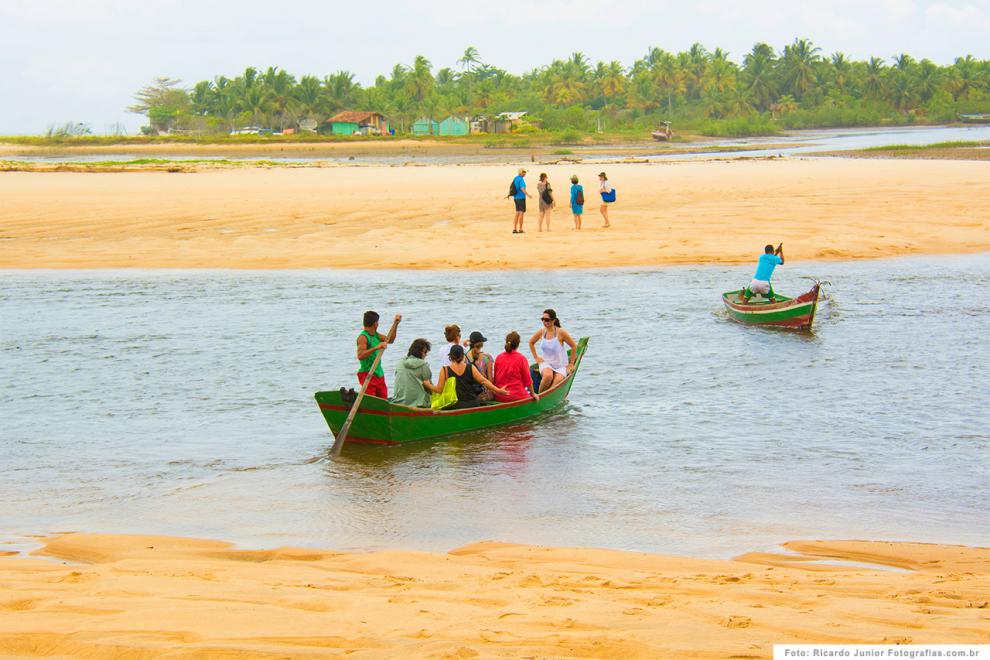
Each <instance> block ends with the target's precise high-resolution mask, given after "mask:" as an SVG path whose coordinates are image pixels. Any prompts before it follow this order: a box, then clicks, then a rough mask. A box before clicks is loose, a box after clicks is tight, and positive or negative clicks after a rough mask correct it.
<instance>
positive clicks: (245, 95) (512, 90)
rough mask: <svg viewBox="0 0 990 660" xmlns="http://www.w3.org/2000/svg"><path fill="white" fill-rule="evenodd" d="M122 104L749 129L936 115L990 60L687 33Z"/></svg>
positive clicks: (263, 77) (290, 120)
mask: <svg viewBox="0 0 990 660" xmlns="http://www.w3.org/2000/svg"><path fill="white" fill-rule="evenodd" d="M128 110H130V111H132V112H137V113H141V114H145V115H147V118H148V127H147V128H146V130H147V131H149V132H160V131H166V130H175V129H185V130H199V131H207V132H210V131H214V132H221V131H223V132H226V131H229V130H233V129H235V128H237V127H239V126H244V125H249V124H250V125H253V126H263V127H268V128H272V129H276V130H279V129H285V128H298V127H299V125H300V124H301V123H302V124H304V125H308V124H307V122H306V121H305V120H312V121H314V122H316V123H317V124H322V123H323V122H324V121H325V120H326V119H327V118H329V117H330V116H332V115H333V114H334V113H336V112H338V111H340V110H369V111H376V112H380V113H382V114H384V115H385V116H387V117H388V118H389V120H390V121H391V124H392V126H393V127H394V128H397V129H399V130H400V131H401V130H402V129H403V128H407V127H409V126H410V124H411V122H412V121H414V120H415V119H417V118H419V117H428V118H435V119H442V118H443V117H446V116H448V115H457V116H473V115H477V114H489V115H491V114H496V113H499V112H507V111H520V110H525V111H526V112H527V113H528V117H529V118H531V119H534V120H539V125H542V128H543V129H545V130H550V131H569V132H582V131H590V130H593V129H594V128H595V126H596V125H597V124H598V123H599V122H601V121H603V120H604V121H605V123H606V125H607V127H608V128H609V129H610V130H622V129H644V128H649V127H651V126H654V125H655V124H656V123H657V122H658V121H662V120H669V121H672V122H675V124H676V125H678V126H680V127H695V128H697V129H699V130H701V131H702V132H710V133H712V134H720V133H721V134H731V133H735V134H745V133H747V132H752V133H758V132H773V131H774V130H775V129H776V128H778V127H779V128H810V127H824V126H850V125H872V124H879V123H910V122H915V121H921V122H943V121H951V120H954V119H955V118H956V116H957V114H958V113H960V112H988V111H990V60H978V59H976V58H974V57H973V56H971V55H967V56H963V57H958V58H956V59H955V61H954V62H953V63H952V64H950V65H942V66H940V65H938V64H935V63H934V62H932V61H931V60H929V59H922V60H917V59H915V58H913V57H912V56H911V55H909V54H906V53H902V54H899V55H896V56H894V57H892V58H890V60H889V61H888V60H887V59H885V58H882V57H871V58H870V59H869V60H866V61H858V60H853V59H850V58H849V57H847V56H846V55H844V54H843V53H840V52H836V53H832V54H830V55H825V54H823V52H822V50H821V49H820V48H818V47H817V46H815V45H814V44H813V43H812V42H811V41H809V40H807V39H796V40H795V41H794V42H793V43H791V44H788V45H786V46H784V48H783V50H780V51H777V50H775V49H774V48H773V47H771V46H770V45H768V44H765V43H758V44H756V45H754V46H753V48H752V49H751V50H750V51H749V52H748V53H746V54H745V56H744V57H743V58H742V61H741V62H739V63H737V62H735V61H733V60H731V59H730V58H729V54H728V53H727V52H725V51H723V50H722V49H720V48H716V49H715V50H713V51H709V50H708V49H706V48H705V47H704V46H702V45H701V44H694V45H693V46H691V48H689V49H688V50H686V51H683V52H679V53H672V52H668V51H665V50H663V49H661V48H651V49H650V50H649V51H648V52H647V53H646V54H645V56H644V57H642V58H640V59H637V60H636V61H635V62H633V64H632V66H629V67H626V66H624V65H623V64H622V63H620V62H618V61H615V60H613V61H611V62H598V63H596V64H592V63H591V62H590V61H589V60H588V58H587V57H586V56H585V55H584V54H583V53H580V52H576V53H573V54H572V55H571V56H570V57H568V58H566V59H555V60H554V61H553V62H551V63H550V64H548V65H545V66H542V67H539V68H536V69H533V70H532V71H530V72H528V73H524V74H522V75H515V74H512V73H509V72H508V71H505V70H504V69H500V68H498V67H496V66H494V65H492V64H488V63H486V62H484V61H482V59H481V55H480V54H479V53H478V51H477V49H476V48H474V47H468V48H467V49H466V50H465V51H464V54H463V56H462V57H461V58H460V59H459V60H458V61H457V63H456V64H455V65H454V66H451V67H443V68H440V69H435V68H434V66H433V65H432V63H431V62H430V61H429V60H427V59H426V58H425V57H423V56H417V57H416V58H415V60H414V61H413V62H412V63H411V64H410V65H404V64H396V65H395V66H394V67H393V68H392V70H391V72H389V73H388V75H379V76H378V77H377V78H376V79H375V82H374V84H373V85H370V86H367V87H364V86H362V85H360V84H359V83H358V82H357V81H356V79H355V76H354V74H353V73H350V72H348V71H337V72H336V73H332V74H329V75H326V76H323V77H322V78H320V77H317V76H313V75H304V76H301V77H299V78H298V79H297V78H296V77H295V76H294V75H292V74H290V73H289V72H287V71H285V70H283V69H280V68H278V67H275V66H271V67H268V68H267V69H265V70H260V69H257V68H254V67H248V68H247V69H245V70H244V72H243V73H242V74H241V75H239V76H235V77H233V78H228V77H227V76H222V75H221V76H216V77H214V78H213V79H212V80H202V81H199V82H197V83H195V84H194V85H193V86H192V88H184V87H182V86H181V81H179V80H175V79H171V78H158V79H156V80H155V82H154V83H153V84H151V85H149V86H147V87H145V88H143V89H141V90H140V91H139V92H138V93H137V95H136V103H135V104H134V105H132V106H131V107H129V108H128ZM524 128H525V127H524Z"/></svg>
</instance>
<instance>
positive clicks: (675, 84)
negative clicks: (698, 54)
mask: <svg viewBox="0 0 990 660" xmlns="http://www.w3.org/2000/svg"><path fill="white" fill-rule="evenodd" d="M679 60H680V56H678V57H676V58H675V57H674V56H673V55H671V54H670V53H664V54H663V56H662V57H660V59H658V60H657V61H656V62H654V64H653V66H652V71H653V77H654V80H655V82H656V85H657V91H658V92H659V93H663V94H665V95H666V96H667V112H673V110H674V98H675V97H678V96H682V95H684V94H685V93H686V92H687V73H686V71H685V69H684V67H682V66H681V63H680V61H679Z"/></svg>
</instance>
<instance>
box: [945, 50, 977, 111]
mask: <svg viewBox="0 0 990 660" xmlns="http://www.w3.org/2000/svg"><path fill="white" fill-rule="evenodd" d="M977 69H978V63H977V61H976V59H975V58H974V57H973V56H972V55H967V56H966V57H957V58H956V61H955V62H953V64H952V72H951V75H952V78H951V89H952V97H953V98H954V99H955V100H957V101H958V100H960V99H963V100H965V99H968V98H969V92H970V90H971V89H973V88H974V87H976V86H977V84H978V83H977Z"/></svg>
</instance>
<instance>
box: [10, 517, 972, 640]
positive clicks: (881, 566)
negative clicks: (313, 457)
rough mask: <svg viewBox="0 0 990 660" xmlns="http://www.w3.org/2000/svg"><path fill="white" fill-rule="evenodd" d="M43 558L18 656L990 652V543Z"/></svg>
mask: <svg viewBox="0 0 990 660" xmlns="http://www.w3.org/2000/svg"><path fill="white" fill-rule="evenodd" d="M43 543H44V547H43V548H42V549H40V550H38V551H35V552H33V553H32V555H31V556H24V555H8V556H3V554H4V553H0V581H3V582H4V583H5V584H7V585H8V589H7V590H5V594H4V595H5V596H6V598H5V599H4V600H3V602H2V603H0V621H2V622H3V626H2V628H3V630H4V632H3V633H0V648H3V649H4V651H5V652H7V653H15V654H18V655H19V656H27V657H31V656H38V655H50V654H53V653H54V654H59V655H86V656H87V657H111V656H114V657H117V656H119V655H121V654H133V655H136V656H141V657H144V656H152V655H156V654H160V653H164V652H168V653H171V654H175V655H180V656H185V655H202V654H204V653H206V654H223V655H225V656H234V655H236V656H244V655H250V656H253V657H258V656H266V657H267V656H269V655H276V654H277V655H280V656H284V655H286V654H291V655H292V656H293V657H317V656H325V655H327V654H339V653H349V654H354V657H380V656H382V655H394V654H401V655H403V656H405V657H463V658H469V657H476V656H479V655H480V656H485V657H492V656H506V657H520V656H523V655H536V656H546V655H549V656H553V657H560V656H567V657H571V656H583V657H617V656H622V657H635V658H640V657H642V658H648V657H672V656H676V657H685V658H701V657H711V653H712V650H713V649H718V650H719V653H720V654H725V655H741V656H747V657H770V656H771V655H772V647H773V644H780V643H809V642H819V643H884V644H912V643H914V644H922V643H928V644H936V643H957V644H959V643H986V641H987V633H986V623H987V620H988V616H990V615H988V614H987V612H988V610H987V607H988V602H987V596H986V594H987V593H990V548H977V547H967V546H952V545H935V544H924V543H907V542H884V541H791V542H788V543H785V544H783V548H784V549H785V551H786V553H785V552H781V553H768V552H754V553H747V554H744V555H741V556H739V557H736V558H735V559H732V560H703V559H691V558H684V557H673V556H665V555H655V554H648V553H639V552H624V551H617V550H603V549H595V548H562V547H559V548H555V547H543V546H527V545H512V544H506V543H499V542H494V541H485V542H479V543H473V544H470V545H467V546H464V547H461V548H456V549H453V550H451V551H449V552H447V553H428V552H417V551H402V550H393V551H378V552H364V553H362V552H335V551H327V550H319V549H312V548H292V547H283V548H272V549H266V550H247V549H236V548H234V547H233V546H232V545H231V544H229V543H224V542H221V541H212V540H203V539H192V538H182V537H163V536H127V535H106V534H85V533H70V534H64V535H59V536H54V537H48V538H46V539H44V541H43ZM40 556H44V557H46V558H44V559H42V558H39V557H40ZM845 562H857V563H861V564H862V563H865V564H868V565H849V564H848V563H845Z"/></svg>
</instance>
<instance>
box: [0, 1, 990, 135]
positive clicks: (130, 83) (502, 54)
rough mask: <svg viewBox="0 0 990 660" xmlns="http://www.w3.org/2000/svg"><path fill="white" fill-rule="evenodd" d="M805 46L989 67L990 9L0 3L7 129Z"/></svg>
mask: <svg viewBox="0 0 990 660" xmlns="http://www.w3.org/2000/svg"><path fill="white" fill-rule="evenodd" d="M795 37H805V38H809V39H811V40H812V41H813V42H814V43H815V44H816V45H817V46H819V47H821V49H822V51H823V53H824V54H829V53H832V52H834V51H842V52H845V53H846V54H847V55H849V56H851V57H854V58H856V59H865V58H867V57H869V56H871V55H876V56H879V57H884V58H885V59H886V60H887V61H888V62H889V61H890V60H891V58H892V57H893V56H894V55H896V54H898V53H901V52H907V53H909V54H911V55H912V56H914V57H916V58H918V59H921V58H924V57H928V58H930V59H932V60H934V61H935V62H937V63H939V64H947V63H951V62H952V60H953V59H954V58H955V57H956V56H959V55H967V54H971V55H974V56H975V57H977V58H979V59H990V0H963V1H959V2H956V1H951V0H943V1H941V2H927V1H925V0H865V1H864V0H830V1H829V2H817V1H802V0H749V1H748V2H741V1H740V0H733V1H724V0H699V1H697V2H693V3H691V2H684V1H683V0H682V1H677V0H610V1H603V0H549V1H546V2H539V1H533V2H481V3H467V2H460V3H455V2H443V1H440V0H415V1H404V0H377V2H353V1H351V2H341V1H340V0H296V1H295V2H287V3H286V4H285V5H281V4H280V3H277V2H270V1H266V2H257V1H255V0H238V1H237V2H232V1H230V0H216V1H211V0H196V1H194V0H141V1H140V2H133V1H132V0H0V71H3V72H4V73H3V75H2V76H0V134H7V135H11V134H32V133H40V132H43V131H44V130H45V129H46V128H47V127H48V126H49V125H51V124H62V123H64V122H67V121H70V120H72V121H81V122H86V123H89V124H91V125H92V128H93V130H94V132H95V133H98V134H102V133H103V132H104V130H105V129H106V127H107V126H109V125H112V124H113V123H115V122H118V121H120V122H124V123H125V125H126V126H127V127H128V129H129V130H131V131H132V132H133V131H134V130H135V129H136V128H137V126H139V125H140V124H141V123H142V118H141V117H139V116H136V115H131V114H128V113H127V112H126V110H125V108H126V107H127V105H129V104H130V103H131V101H132V97H133V94H134V92H135V91H136V90H137V89H138V88H140V87H141V86H142V85H144V84H146V83H147V82H149V81H150V80H151V79H152V78H153V77H155V76H158V75H168V76H172V77H176V78H180V79H182V80H183V82H184V84H187V85H189V86H192V84H193V83H194V82H196V81H197V80H204V79H211V78H213V76H214V75H218V74H224V75H227V76H231V77H232V76H234V75H237V74H238V73H240V72H241V71H243V70H244V68H245V67H247V66H255V67H258V68H265V67H267V66H269V65H276V66H279V67H281V68H283V69H285V70H287V71H289V72H290V73H292V74H294V75H296V76H297V77H298V76H300V75H303V74H314V75H317V76H319V77H322V76H323V75H324V74H327V73H332V72H334V71H336V70H338V69H346V70H348V71H351V72H353V73H355V74H356V75H357V78H358V79H359V80H360V81H361V82H362V83H363V84H370V83H372V82H373V81H374V78H375V76H376V75H378V74H380V73H381V74H387V73H388V72H389V71H390V70H391V68H392V66H393V65H394V64H396V63H397V62H403V63H407V64H408V63H411V62H412V60H413V58H414V57H415V56H416V55H417V54H422V55H425V56H426V57H427V58H428V59H429V60H430V61H431V62H432V63H433V64H434V66H435V67H436V68H440V67H442V66H451V67H454V66H456V61H457V60H458V58H460V56H461V55H462V53H463V52H464V48H465V47H467V46H469V45H473V46H475V47H476V48H477V49H478V50H479V52H480V53H481V57H482V60H483V61H485V62H488V63H491V64H494V65H496V66H499V67H501V68H504V69H507V70H509V71H511V72H513V73H517V74H518V73H523V72H525V71H528V70H530V69H532V68H534V67H537V66H541V65H543V64H547V63H549V62H550V61H551V60H552V59H553V58H554V57H566V56H568V55H569V54H570V53H572V52H574V51H581V52H583V53H585V55H587V56H588V57H589V59H591V60H592V61H593V62H594V61H598V60H613V59H616V60H619V61H621V62H622V63H623V64H624V65H627V66H628V65H630V64H631V63H632V62H633V61H634V60H635V59H637V58H638V57H641V56H642V55H643V54H645V53H646V52H647V49H648V48H649V47H651V46H658V47H661V48H664V49H666V50H670V51H675V52H676V51H679V50H684V49H686V48H688V47H689V46H690V45H691V44H692V43H693V42H695V41H698V42H701V43H702V44H704V45H705V46H706V47H708V48H709V49H714V48H716V47H721V48H723V49H725V50H727V51H729V54H730V57H731V58H732V59H733V60H735V61H737V62H739V61H741V59H742V56H743V55H744V54H745V53H746V52H747V51H748V50H749V49H750V48H751V47H752V45H753V44H754V43H756V42H758V41H765V42H767V43H769V44H771V45H772V46H773V47H774V48H776V49H778V50H780V49H782V48H783V46H784V45H785V44H788V43H790V42H792V41H793V40H794V38H795Z"/></svg>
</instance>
